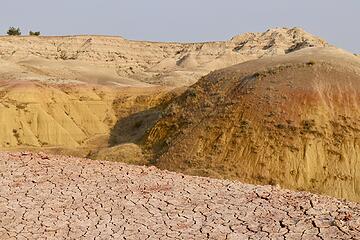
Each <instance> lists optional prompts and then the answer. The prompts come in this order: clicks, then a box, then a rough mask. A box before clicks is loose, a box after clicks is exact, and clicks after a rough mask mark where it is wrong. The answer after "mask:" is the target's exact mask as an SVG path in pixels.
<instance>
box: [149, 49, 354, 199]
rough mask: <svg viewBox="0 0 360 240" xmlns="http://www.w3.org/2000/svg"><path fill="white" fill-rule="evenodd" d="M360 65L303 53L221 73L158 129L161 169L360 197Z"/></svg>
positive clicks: (333, 55)
mask: <svg viewBox="0 0 360 240" xmlns="http://www.w3.org/2000/svg"><path fill="white" fill-rule="evenodd" d="M359 102H360V59H358V58H356V57H355V56H354V55H353V54H350V53H347V52H344V51H342V50H338V49H335V48H313V49H304V50H300V51H297V52H294V53H290V54H288V55H285V56H275V57H270V58H263V59H260V60H254V61H249V62H246V63H242V64H239V65H235V66H232V67H229V68H226V69H223V70H219V71H215V72H213V73H211V74H209V75H208V76H206V77H203V78H202V79H200V80H199V82H198V83H196V84H195V85H193V86H192V87H190V88H189V89H188V90H187V91H186V92H185V93H184V94H183V95H181V96H180V97H178V98H176V99H175V100H174V101H173V102H172V103H171V104H170V105H169V107H168V108H167V109H166V110H165V111H164V112H163V114H162V118H161V119H160V120H159V121H157V123H156V124H155V126H154V127H153V128H152V129H151V130H150V131H149V134H148V136H147V146H148V147H149V148H151V149H152V150H153V152H154V154H155V156H154V158H153V161H154V163H155V164H156V165H157V166H159V167H161V168H165V169H170V170H176V171H182V172H185V173H188V174H196V175H207V176H215V177H224V178H230V179H240V180H242V181H245V182H250V183H259V184H273V185H280V186H283V187H287V188H292V189H298V190H307V191H314V192H318V193H323V194H329V195H333V196H337V197H342V198H348V199H352V200H357V201H358V200H360V188H359V186H360V184H359V183H360V182H359V181H360V175H359V172H360V162H359V152H360V143H359V136H360V135H359V131H360V126H359V120H360V109H359Z"/></svg>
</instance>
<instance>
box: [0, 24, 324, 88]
mask: <svg viewBox="0 0 360 240" xmlns="http://www.w3.org/2000/svg"><path fill="white" fill-rule="evenodd" d="M326 45H327V43H326V42H325V41H323V40H321V39H320V38H318V37H315V36H312V35H310V34H308V33H306V32H305V31H303V30H302V29H299V28H293V29H286V28H281V29H280V28H279V29H272V30H268V31H267V32H265V33H246V34H243V35H239V36H235V37H233V38H232V39H231V40H229V41H224V42H208V43H189V44H182V43H156V42H142V41H130V40H126V39H123V38H120V37H106V36H69V37H29V36H25V37H0V66H2V67H1V68H0V76H1V77H2V78H5V79H14V80H41V81H46V82H56V83H61V82H64V81H65V82H69V81H73V82H79V81H80V82H91V83H101V84H111V85H114V84H115V85H120V86H124V85H125V86H128V85H130V86H133V85H136V86H143V85H146V83H151V84H160V85H171V86H188V85H190V84H193V83H195V82H196V81H197V80H198V78H199V77H201V76H203V75H205V74H207V73H209V72H210V71H212V70H216V69H220V68H223V67H227V66H230V65H233V64H236V63H240V62H243V61H246V60H249V59H254V58H259V57H262V56H269V55H279V54H285V53H288V52H291V51H295V50H298V49H301V48H304V47H311V46H318V47H320V46H326Z"/></svg>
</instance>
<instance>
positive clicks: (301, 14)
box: [0, 0, 360, 53]
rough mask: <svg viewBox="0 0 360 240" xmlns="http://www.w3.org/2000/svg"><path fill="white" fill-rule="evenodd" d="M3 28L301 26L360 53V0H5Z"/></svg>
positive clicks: (180, 32)
mask: <svg viewBox="0 0 360 240" xmlns="http://www.w3.org/2000/svg"><path fill="white" fill-rule="evenodd" d="M0 6H1V7H0V32H1V33H2V34H5V33H6V30H7V28H8V27H9V26H19V27H21V29H22V30H23V33H28V31H29V30H30V29H31V30H33V31H41V32H42V34H45V35H72V34H105V35H120V36H123V37H125V38H128V39H137V40H151V41H180V42H194V41H211V40H226V39H229V38H230V37H232V36H234V35H237V34H240V33H243V32H252V31H258V32H260V31H261V32H262V31H265V30H266V29H268V28H271V27H283V26H286V27H293V26H298V27H302V28H304V29H305V30H306V31H308V32H310V33H313V34H315V35H318V36H321V37H322V38H324V39H326V40H327V41H329V42H330V43H332V44H335V45H337V46H338V47H341V48H345V49H347V50H349V51H352V52H355V53H360V44H359V43H360V41H359V38H360V27H359V24H360V0H342V1H339V0H301V1H291V0H251V1H249V0H247V1H241V0H217V1H216V0H181V1H175V0H56V1H55V0H1V4H0Z"/></svg>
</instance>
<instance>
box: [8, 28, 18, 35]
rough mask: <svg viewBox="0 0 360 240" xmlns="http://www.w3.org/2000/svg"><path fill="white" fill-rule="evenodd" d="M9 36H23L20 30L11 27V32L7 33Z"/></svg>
mask: <svg viewBox="0 0 360 240" xmlns="http://www.w3.org/2000/svg"><path fill="white" fill-rule="evenodd" d="M7 35H9V36H20V35H21V31H20V28H18V27H17V28H16V27H10V28H9V30H8V31H7Z"/></svg>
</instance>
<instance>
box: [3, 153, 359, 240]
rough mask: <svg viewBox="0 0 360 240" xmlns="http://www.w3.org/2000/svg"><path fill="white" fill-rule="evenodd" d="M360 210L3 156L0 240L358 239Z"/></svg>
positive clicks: (107, 165) (267, 190)
mask: <svg viewBox="0 0 360 240" xmlns="http://www.w3.org/2000/svg"><path fill="white" fill-rule="evenodd" d="M359 224H360V205H359V204H355V203H351V202H345V201H339V200H336V199H334V198H329V197H325V196H318V195H314V194H311V193H305V192H292V191H287V190H282V189H279V188H276V187H270V186H254V185H247V184H242V183H239V182H232V181H222V180H215V179H209V178H200V177H192V176H184V175H181V174H177V173H171V172H167V171H160V170H158V169H156V168H154V167H151V168H147V167H139V166H128V165H126V164H123V163H113V162H100V161H92V160H87V159H79V158H69V157H65V156H48V155H45V154H41V153H38V154H32V153H25V152H24V153H0V239H359V238H360V227H359Z"/></svg>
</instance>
